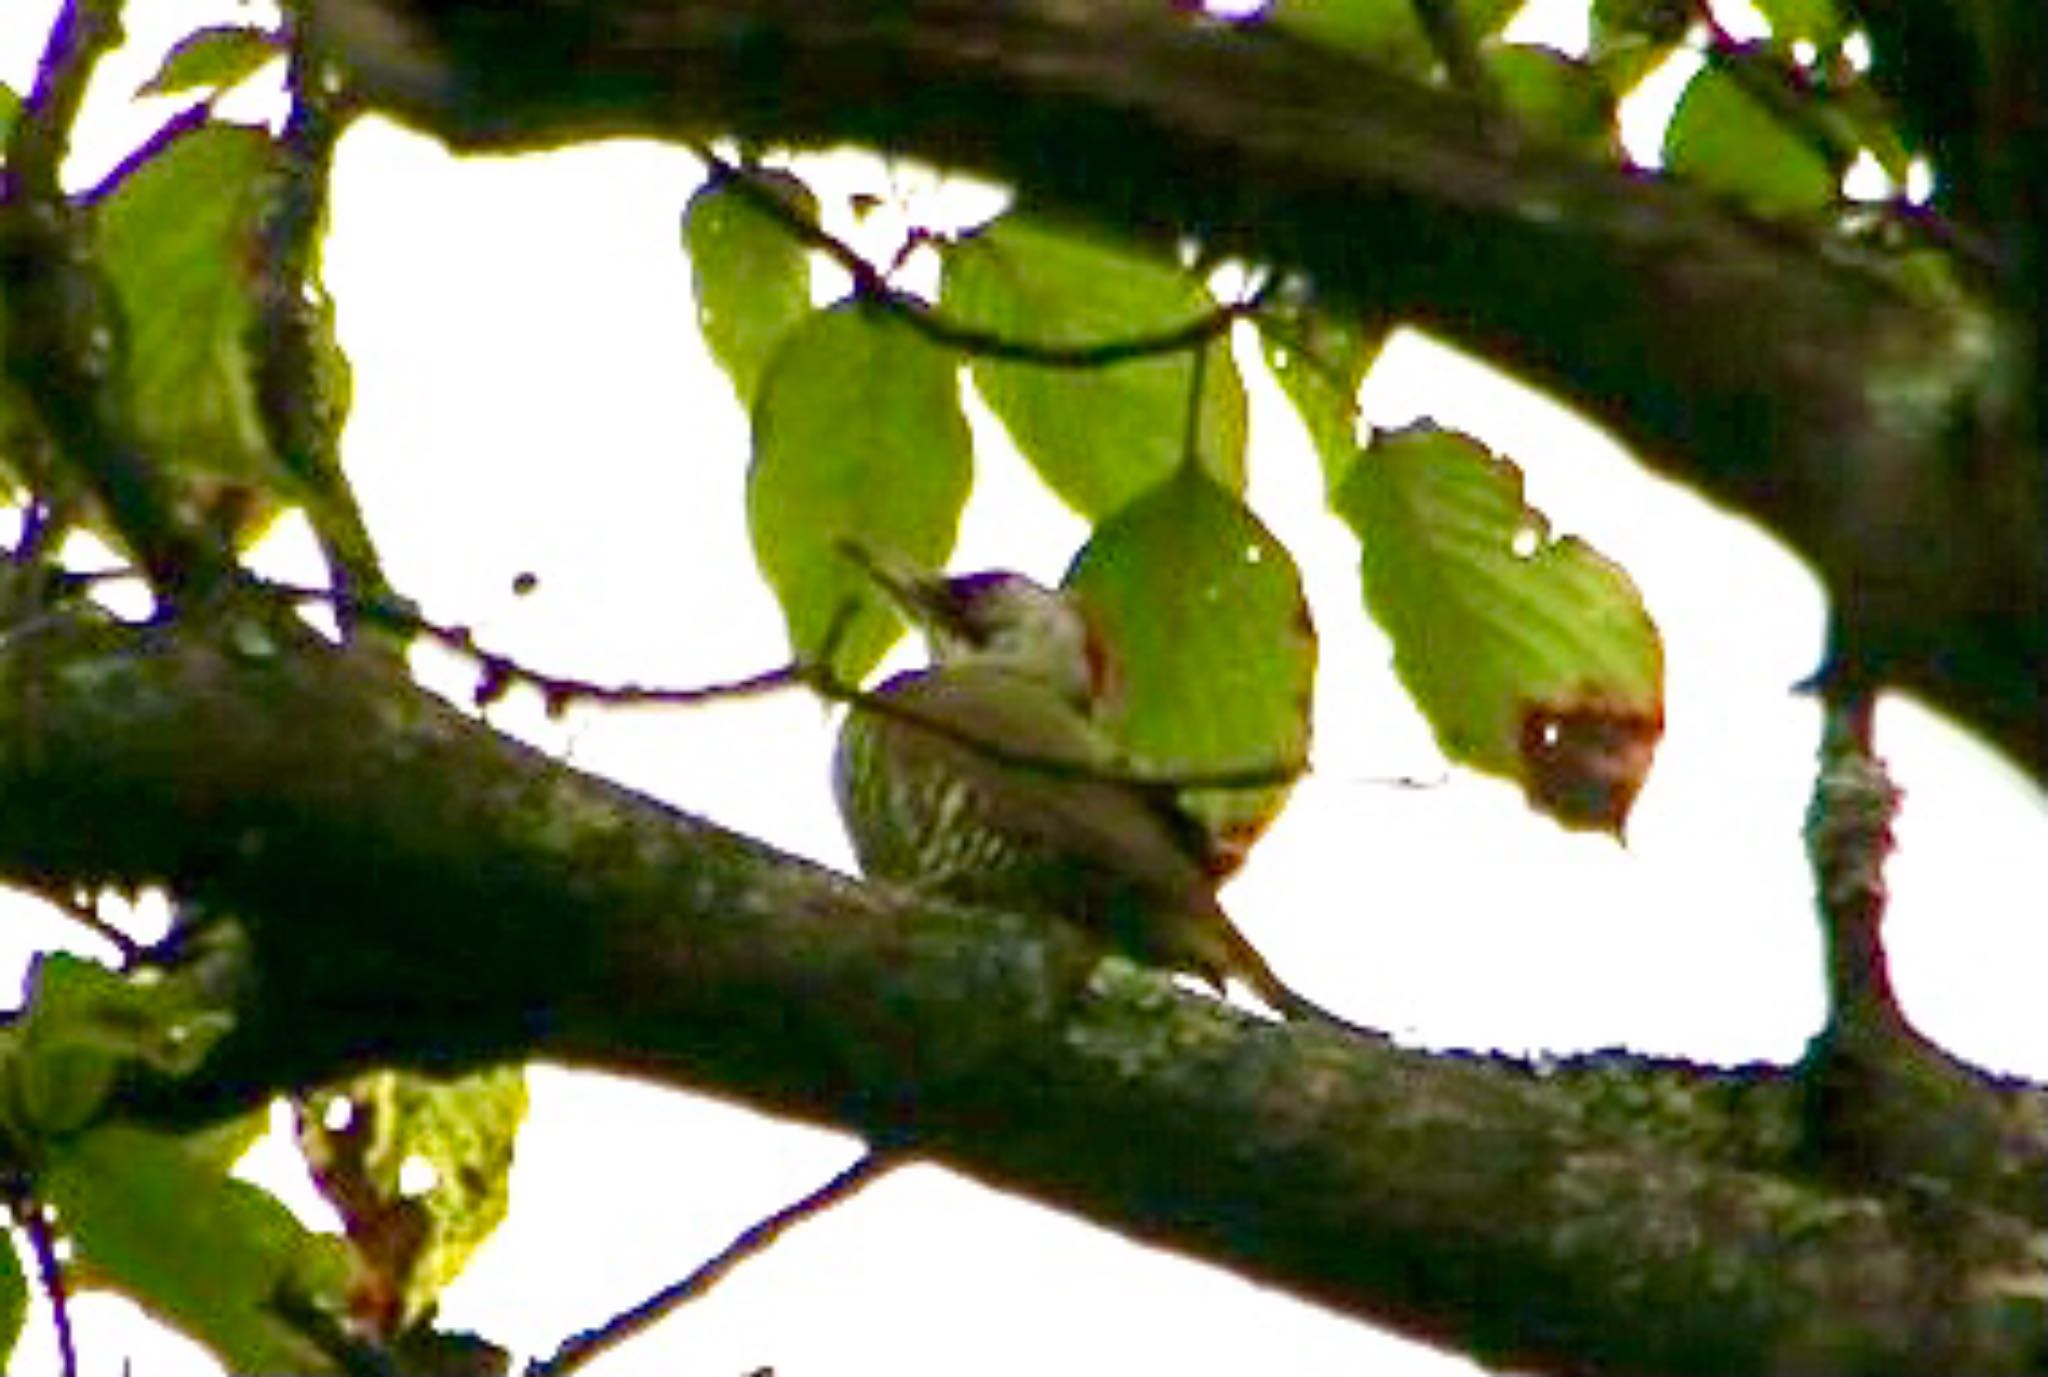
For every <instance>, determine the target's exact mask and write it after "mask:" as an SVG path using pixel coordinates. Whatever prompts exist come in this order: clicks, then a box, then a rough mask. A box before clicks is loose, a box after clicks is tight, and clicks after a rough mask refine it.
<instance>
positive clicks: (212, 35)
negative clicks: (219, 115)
mask: <svg viewBox="0 0 2048 1377" xmlns="http://www.w3.org/2000/svg"><path fill="white" fill-rule="evenodd" d="M280 42H281V40H280V39H279V36H278V35H277V34H274V33H272V32H271V31H270V30H268V29H261V28H257V27H255V26H254V25H249V24H221V25H214V26H210V27H207V28H204V29H195V30H193V31H192V32H191V33H188V34H186V35H185V36H184V37H183V38H181V39H179V40H178V41H177V43H176V44H175V45H174V46H173V47H172V48H171V50H170V52H168V53H167V54H165V55H164V60H163V64H162V65H161V66H159V67H158V68H157V69H156V75H155V76H153V77H151V78H150V79H149V80H148V81H146V82H144V83H143V84H142V89H141V90H140V91H139V92H138V93H137V94H140V95H145V96H174V95H178V94H180V93H181V92H185V91H193V90H200V89H210V90H215V91H225V90H227V89H228V88H230V87H232V86H239V85H241V84H242V83H243V82H244V81H247V80H248V79H249V78H250V77H252V76H254V75H256V73H257V72H259V71H261V70H262V69H263V68H264V67H266V66H268V65H269V64H270V63H271V62H272V61H274V60H276V59H277V58H279V57H281V56H283V50H282V48H281V47H280Z"/></svg>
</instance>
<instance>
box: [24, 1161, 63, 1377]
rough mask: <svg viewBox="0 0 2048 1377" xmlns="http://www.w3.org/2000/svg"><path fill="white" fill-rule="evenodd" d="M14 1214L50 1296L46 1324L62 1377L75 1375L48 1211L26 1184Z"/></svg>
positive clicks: (58, 1260) (60, 1271)
mask: <svg viewBox="0 0 2048 1377" xmlns="http://www.w3.org/2000/svg"><path fill="white" fill-rule="evenodd" d="M12 1203H13V1207H14V1217H15V1219H16V1221H18V1222H19V1223H20V1225H21V1230H22V1232H23V1233H24V1234H26V1235H27V1236H28V1246H29V1251H30V1252H31V1253H33V1254H35V1259H36V1276H37V1279H38V1280H39V1281H40V1282H41V1283H42V1287H43V1294H44V1295H45V1296H48V1297H49V1298H50V1327H51V1328H52V1329H53V1330H55V1331H56V1334H57V1361H58V1364H59V1366H60V1368H61V1369H62V1371H63V1373H64V1377H78V1339H77V1336H76V1335H75V1333H74V1332H73V1330H72V1327H71V1292H70V1288H69V1287H68V1286H67V1285H66V1283H65V1280H64V1260H63V1259H62V1258H60V1257H59V1256H58V1255H57V1233H56V1230H54V1229H52V1228H51V1227H50V1215H49V1211H48V1210H47V1209H45V1208H44V1206H43V1203H42V1201H40V1200H38V1199H36V1198H35V1196H34V1195H33V1194H32V1193H30V1191H29V1190H28V1189H27V1188H23V1189H22V1190H21V1191H20V1192H19V1193H17V1194H16V1196H15V1198H14V1200H13V1202H12Z"/></svg>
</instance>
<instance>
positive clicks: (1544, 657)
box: [1336, 426, 1664, 832]
mask: <svg viewBox="0 0 2048 1377" xmlns="http://www.w3.org/2000/svg"><path fill="white" fill-rule="evenodd" d="M1336 506H1337V510H1338V512H1339V513H1340V514H1341V515H1342V516H1343V517H1344V519H1345V520H1346V521H1347V522H1348V523H1349V524H1350V525H1351V527H1352V529H1353V530H1354V531H1356V532H1357V534H1358V537H1359V540H1360V542H1361V544H1362V546H1363V559H1362V567H1363V573H1364V579H1365V601H1366V606H1367V608H1368V609H1369V610H1370V611H1371V613H1372V615H1373V617H1374V618H1375V619H1376V620H1377V621H1378V622H1379V623H1380V625H1381V626H1382V627H1384V628H1385V629H1386V632H1387V635H1388V636H1389V637H1390V638H1391V639H1392V641H1393V643H1394V667H1395V669H1396V671H1397V672H1398V673H1399V674H1400V676H1401V679H1402V682H1403V683H1405V684H1406V685H1407V687H1408V691H1409V692H1410V693H1411V694H1413V695H1414V697H1415V701H1416V703H1417V704H1418V705H1419V706H1420V707H1421V709H1422V711H1423V713H1424V715H1425V716H1427V717H1428V719H1429V721H1430V724H1431V726H1433V727H1434V728H1435V731H1436V737H1437V741H1438V744H1439V745H1441V746H1442V747H1443V750H1444V753H1445V754H1446V755H1448V756H1449V757H1450V758H1451V759H1453V760H1456V761H1459V762H1461V763H1463V764H1466V765H1470V766H1472V767H1474V768H1476V769H1480V770H1485V771H1488V772H1490V773H1493V774H1498V775H1503V776H1505V777H1507V778H1509V779H1513V780H1515V781H1516V782H1517V783H1519V784H1521V786H1522V788H1523V790H1524V792H1525V793H1526V794H1527V795H1528V796H1529V798H1530V800H1531V802H1532V804H1533V805H1535V806H1536V807H1538V808H1541V809H1542V810H1544V811H1546V812H1548V813H1550V814H1551V815H1552V816H1554V817H1556V818H1558V819H1559V820H1560V821H1562V822H1564V823H1565V824H1567V825H1568V826H1575V827H1599V828H1604V829H1607V830H1611V831H1617V832H1618V831H1619V830H1620V829H1621V827H1622V826H1623V824H1624V823H1625V822H1626V820H1627V817H1628V810H1629V807H1630V805H1631V804H1632V803H1633V802H1634V800H1635V796H1636V791H1637V790H1638V789H1639V788H1640V787H1641V785H1642V782H1643V778H1644V776H1645V774H1646V773H1647V772H1648V769H1649V765H1650V760H1651V756H1652V754H1653V752H1654V750H1655V746H1656V742H1657V740H1658V738H1659V736H1660V735H1661V734H1662V731H1663V724H1664V700H1663V689H1664V655H1663V645H1662V641H1661V640H1660V638H1659V637H1658V635H1657V629H1656V626H1655V625H1654V624H1653V623H1652V621H1651V619H1650V615H1649V613H1648V612H1647V611H1646V610H1645V609H1644V607H1643V604H1642V600H1641V598H1640V596H1639V595H1638V594H1637V592H1636V589H1635V585H1634V584H1633V583H1631V582H1630V581H1629V578H1628V576H1627V575H1626V574H1624V573H1623V572H1622V571H1621V570H1620V569H1619V568H1618V567H1617V566H1615V565H1614V564H1612V563H1611V562H1609V561H1608V560H1606V559H1605V558H1603V557H1602V556H1600V555H1599V554H1598V553H1596V552H1595V551H1594V550H1593V549H1592V548H1591V547H1590V546H1588V545H1586V544H1585V543H1584V542H1583V541H1580V540H1578V539H1576V538H1574V537H1569V536H1566V537H1561V538H1560V537H1556V536H1553V535H1552V534H1551V532H1550V528H1549V523H1548V522H1547V521H1546V520H1545V518H1544V517H1543V515H1542V514H1541V513H1540V512H1537V511H1535V510H1533V509H1532V508H1530V507H1528V506H1527V505H1526V504H1525V503H1524V502H1523V500H1522V475H1521V471H1520V470H1519V469H1517V468H1516V467H1515V466H1514V465H1513V464H1512V463H1510V462H1509V461H1508V460H1506V459H1502V458H1498V457H1496V456H1494V455H1492V454H1490V453H1488V452H1487V451H1486V450H1485V448H1484V447H1482V446H1481V445H1479V444H1478V443H1477V442H1476V441H1474V440H1472V439H1470V438H1469V437H1467V436H1463V435H1459V434H1455V433H1452V432H1447V431H1441V430H1437V429H1436V428H1434V427H1431V426H1420V427H1417V428H1415V429H1411V430H1407V431H1403V432H1400V433H1397V434H1392V435H1385V436H1382V437H1380V438H1379V439H1377V440H1375V442H1374V443H1373V445H1372V446H1371V447H1370V448H1369V449H1368V450H1367V451H1366V452H1365V453H1364V454H1363V455H1362V456H1361V458H1360V460H1359V462H1358V463H1357V464H1356V465H1355V466H1354V467H1353V469H1352V471H1351V474H1350V476H1349V477H1348V478H1347V479H1346V481H1345V483H1344V486H1343V488H1342V490H1341V491H1340V492H1339V493H1338V497H1337V503H1336Z"/></svg>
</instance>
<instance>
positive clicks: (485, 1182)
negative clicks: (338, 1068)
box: [299, 1066, 526, 1336]
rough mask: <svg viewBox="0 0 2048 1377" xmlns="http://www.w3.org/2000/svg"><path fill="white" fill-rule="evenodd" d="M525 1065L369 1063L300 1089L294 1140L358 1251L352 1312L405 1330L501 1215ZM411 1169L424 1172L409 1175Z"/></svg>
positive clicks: (521, 1114) (521, 1115)
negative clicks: (421, 1070) (373, 1067)
mask: <svg viewBox="0 0 2048 1377" xmlns="http://www.w3.org/2000/svg"><path fill="white" fill-rule="evenodd" d="M525 1117H526V1074H525V1072H524V1070H523V1069H521V1068H519V1067H516V1066H508V1067H494V1068H492V1069H490V1070H486V1071H480V1072H476V1073H474V1074H472V1075H467V1076H461V1077H457V1078H455V1079H452V1080H449V1079H436V1078H432V1077H427V1076H420V1075H415V1074H411V1073H408V1072H399V1071H374V1072H370V1073H367V1074H365V1075H361V1076H357V1077H355V1078H353V1079H352V1080H350V1081H348V1082H346V1083H345V1084H342V1085H339V1086H335V1087H332V1088H330V1089H327V1090H323V1091H320V1092H318V1093H316V1094H314V1095H312V1096H310V1097H309V1099H308V1105H307V1112H306V1114H305V1116H304V1117H303V1119H302V1121H301V1124H300V1131H299V1144H300V1149H301V1150H302V1151H303V1152H304V1153H305V1156H306V1161H307V1164H308V1166H310V1167H311V1169H312V1173H313V1179H314V1182H315V1183H316V1184H317V1185H318V1186H319V1187H320V1190H321V1193H322V1194H323V1195H325V1196H326V1197H327V1199H328V1201H329V1202H330V1203H331V1204H333V1205H334V1207H335V1209H336V1210H337V1211H338V1212H339V1213H340V1215H341V1218H342V1222H343V1225H344V1227H345V1228H346V1230H347V1234H348V1240H349V1244H350V1248H351V1250H352V1252H353V1253H354V1257H355V1275H354V1279H353V1280H352V1282H351V1287H350V1306H349V1312H350V1314H351V1315H353V1316H355V1317H356V1320H357V1322H358V1323H359V1324H365V1323H367V1324H370V1325H371V1326H372V1327H373V1329H374V1330H375V1331H376V1332H378V1333H380V1334H383V1335H386V1336H395V1335H396V1334H398V1333H400V1332H403V1331H405V1330H408V1329H410V1328H411V1327H412V1326H414V1325H415V1324H416V1323H417V1322H418V1321H419V1320H420V1319H421V1318H422V1317H424V1316H425V1315H426V1314H427V1313H428V1311H429V1310H430V1309H431V1308H432V1306H433V1305H434V1303H435V1302H436V1301H437V1300H438V1299H439V1297H440V1294H441V1292H442V1291H443V1290H444V1289H446V1287H447V1286H448V1284H449V1283H450V1282H452V1281H453V1280H455V1278H456V1277H457V1276H458V1275H460V1273H461V1271H462V1269H463V1267H464V1266H466V1265H467V1264H468V1262H469V1260H470V1258H471V1257H473V1256H474V1255H475V1253H476V1250H477V1249H478V1248H479V1247H481V1246H482V1245H483V1243H484V1241H485V1240H486V1239H488V1238H489V1237H490V1235H491V1233H492V1231H493V1230H495V1229H496V1228H497V1227H498V1225H499V1223H500V1222H502V1221H503V1219H504V1217H505V1209H506V1205H507V1202H508V1194H507V1190H508V1187H509V1185H510V1182H511V1173H512V1154H513V1148H514V1145H515V1144H516V1142H517V1140H518V1135H519V1128H520V1125H521V1124H522V1123H523V1122H524V1121H525ZM408 1173H415V1174H417V1175H418V1176H419V1177H420V1178H422V1179H420V1180H409V1179H408Z"/></svg>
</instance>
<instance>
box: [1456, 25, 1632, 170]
mask: <svg viewBox="0 0 2048 1377" xmlns="http://www.w3.org/2000/svg"><path fill="white" fill-rule="evenodd" d="M1481 58H1482V60H1484V62H1485V63H1486V68H1487V71H1488V72H1489V73H1490V74H1491V75H1492V77H1493V83H1494V89H1495V90H1497V91H1499V92H1500V95H1501V99H1502V101H1503V102H1505V103H1506V105H1507V107H1508V109H1509V110H1511V111H1512V112H1513V113H1514V114H1515V116H1516V117H1517V118H1518V119H1519V120H1520V121H1521V123H1522V124H1523V125H1524V126H1525V127H1527V128H1529V129H1532V130H1534V131H1536V132H1537V133H1538V134H1540V135H1542V136H1543V137H1545V138H1548V139H1552V140H1555V141H1556V142H1558V143H1562V144H1566V145H1568V146H1570V147H1573V148H1578V149H1582V150H1584V151H1586V152H1589V153H1594V154H1598V155H1599V156H1601V157H1603V158H1611V157H1615V156H1618V154H1619V151H1620V147H1621V143H1620V136H1619V132H1618V129H1617V127H1616V124H1615V111H1614V99H1613V96H1612V95H1611V94H1610V92H1609V90H1608V86H1607V82H1606V81H1605V80H1604V79H1603V78H1602V76H1601V75H1600V74H1599V73H1598V72H1596V71H1594V70H1593V69H1592V68H1591V67H1589V66H1587V65H1586V64H1585V63H1583V62H1580V61H1578V60H1576V59H1574V58H1570V57H1566V56H1565V55H1564V54H1563V53H1560V52H1558V51H1556V50H1555V49H1553V48H1545V47H1542V46H1539V45H1534V44H1525V43H1508V44H1501V45H1498V46H1489V47H1487V48H1485V49H1483V50H1482V52H1481Z"/></svg>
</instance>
